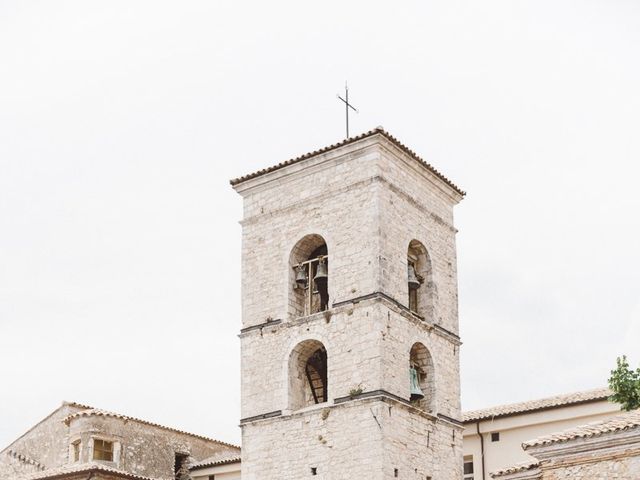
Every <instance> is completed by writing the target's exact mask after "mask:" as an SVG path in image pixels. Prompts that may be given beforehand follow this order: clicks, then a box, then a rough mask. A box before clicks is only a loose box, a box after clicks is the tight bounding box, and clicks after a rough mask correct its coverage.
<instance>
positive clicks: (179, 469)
mask: <svg viewBox="0 0 640 480" xmlns="http://www.w3.org/2000/svg"><path fill="white" fill-rule="evenodd" d="M187 458H189V455H186V454H184V453H176V454H175V461H174V464H173V472H174V475H175V477H174V478H175V479H176V480H187V479H189V478H190V477H189V468H188V465H187Z"/></svg>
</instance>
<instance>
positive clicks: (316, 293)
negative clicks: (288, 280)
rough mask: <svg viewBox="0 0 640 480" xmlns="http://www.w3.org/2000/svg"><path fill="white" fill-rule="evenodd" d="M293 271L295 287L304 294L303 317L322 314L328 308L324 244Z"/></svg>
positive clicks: (327, 269) (325, 249) (327, 265)
mask: <svg viewBox="0 0 640 480" xmlns="http://www.w3.org/2000/svg"><path fill="white" fill-rule="evenodd" d="M295 269H296V286H297V288H298V289H301V290H302V291H303V292H304V315H312V314H314V313H318V312H323V311H325V310H326V309H327V308H329V290H328V280H329V256H328V255H327V246H326V244H323V245H321V246H319V247H318V248H316V249H315V250H314V251H313V252H312V253H311V255H309V258H308V259H307V260H305V261H304V262H300V263H298V265H296V267H295Z"/></svg>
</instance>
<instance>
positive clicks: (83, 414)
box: [63, 404, 240, 450]
mask: <svg viewBox="0 0 640 480" xmlns="http://www.w3.org/2000/svg"><path fill="white" fill-rule="evenodd" d="M76 405H77V404H76ZM92 415H96V416H104V417H111V418H118V419H121V420H127V421H132V422H138V423H142V424H143V425H149V426H151V427H156V428H161V429H163V430H169V431H172V432H175V433H180V434H183V435H189V436H191V437H195V438H199V439H201V440H206V441H209V442H215V443H218V444H220V445H224V446H226V447H231V448H236V449H238V450H239V449H240V447H239V446H238V445H234V444H232V443H227V442H223V441H222V440H216V439H215V438H211V437H206V436H204V435H199V434H197V433H191V432H187V431H185V430H180V429H178V428H173V427H167V426H166V425H161V424H159V423H155V422H151V421H149V420H144V419H141V418H137V417H131V416H129V415H123V414H121V413H117V412H113V411H110V410H104V409H102V408H95V407H89V408H87V409H85V410H81V411H79V412H75V413H72V414H71V415H68V416H67V417H65V419H64V420H63V422H64V423H65V424H66V425H67V426H68V425H69V424H70V423H71V421H72V420H74V419H76V418H80V417H89V416H92Z"/></svg>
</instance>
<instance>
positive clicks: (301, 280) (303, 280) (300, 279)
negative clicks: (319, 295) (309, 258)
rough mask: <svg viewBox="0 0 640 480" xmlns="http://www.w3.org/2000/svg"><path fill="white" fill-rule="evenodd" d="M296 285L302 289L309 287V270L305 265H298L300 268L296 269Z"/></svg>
mask: <svg viewBox="0 0 640 480" xmlns="http://www.w3.org/2000/svg"><path fill="white" fill-rule="evenodd" d="M296 284H298V287H300V288H305V287H306V286H307V269H306V268H305V266H304V265H298V268H296Z"/></svg>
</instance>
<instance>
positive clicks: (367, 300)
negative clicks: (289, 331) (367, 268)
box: [239, 292, 462, 346]
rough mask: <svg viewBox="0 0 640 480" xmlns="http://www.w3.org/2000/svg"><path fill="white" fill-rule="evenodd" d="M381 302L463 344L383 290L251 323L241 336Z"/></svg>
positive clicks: (439, 333) (297, 324)
mask: <svg viewBox="0 0 640 480" xmlns="http://www.w3.org/2000/svg"><path fill="white" fill-rule="evenodd" d="M376 302H381V303H384V304H385V305H386V306H387V307H389V308H390V309H391V310H393V311H394V312H395V313H398V314H400V315H401V316H402V317H403V318H404V319H406V320H407V321H409V322H411V323H413V324H414V325H417V326H419V327H420V328H422V329H423V330H425V331H426V332H427V333H431V332H433V333H435V334H436V335H438V336H440V337H442V338H445V339H447V340H448V341H450V342H452V343H453V344H454V345H456V346H460V345H462V341H461V340H460V337H459V336H458V335H457V334H455V333H454V332H451V331H450V330H447V329H446V328H444V327H443V326H441V325H439V324H437V323H433V322H430V321H429V320H426V319H424V318H422V317H420V316H419V315H416V314H415V313H413V312H412V311H411V310H409V308H408V307H407V306H405V305H403V304H402V303H400V302H399V301H397V300H396V299H394V298H393V297H391V296H389V295H387V294H386V293H383V292H373V293H369V294H366V295H361V296H358V297H354V298H350V299H348V300H342V301H340V302H336V303H334V304H333V306H332V308H330V309H329V310H326V311H324V312H319V313H314V314H313V315H308V316H305V317H298V318H296V319H293V320H289V321H287V322H285V321H283V320H282V319H269V320H267V321H266V322H264V323H260V324H257V325H251V326H249V327H246V328H243V329H242V330H240V335H239V336H240V338H242V337H245V336H247V335H251V334H260V335H262V334H263V333H264V331H265V330H267V329H268V330H269V331H273V329H276V328H286V327H294V326H299V325H303V324H307V323H316V322H320V321H322V322H326V321H327V318H329V319H331V318H332V317H333V316H334V315H337V314H340V313H343V312H346V311H347V310H348V309H349V308H350V307H352V306H353V305H356V304H359V303H362V304H364V305H369V304H372V303H376Z"/></svg>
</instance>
